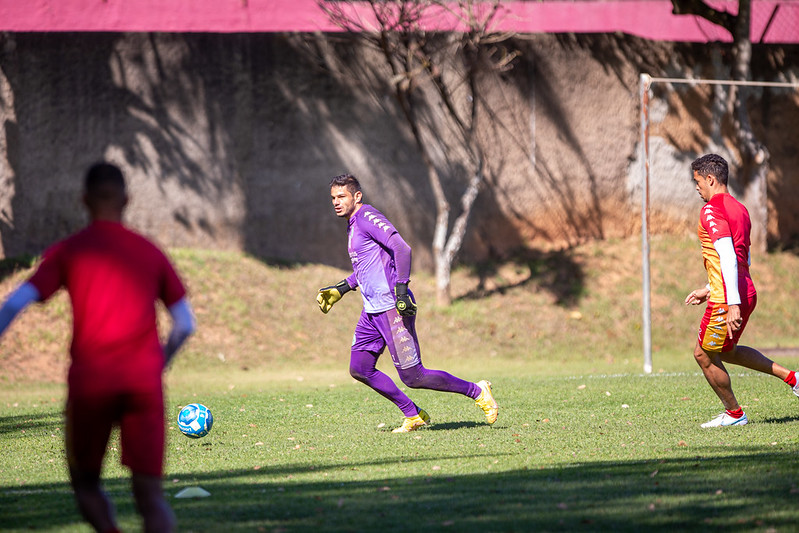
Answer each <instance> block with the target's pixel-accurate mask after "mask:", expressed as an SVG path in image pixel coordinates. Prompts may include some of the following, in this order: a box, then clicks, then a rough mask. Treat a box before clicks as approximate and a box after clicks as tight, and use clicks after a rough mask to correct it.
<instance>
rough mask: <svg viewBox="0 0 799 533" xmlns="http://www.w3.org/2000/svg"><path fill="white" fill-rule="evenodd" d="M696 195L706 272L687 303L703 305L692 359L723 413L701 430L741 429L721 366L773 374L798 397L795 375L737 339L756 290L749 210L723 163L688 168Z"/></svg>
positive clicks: (709, 158)
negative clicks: (737, 195) (751, 272)
mask: <svg viewBox="0 0 799 533" xmlns="http://www.w3.org/2000/svg"><path fill="white" fill-rule="evenodd" d="M691 170H692V172H693V179H694V182H695V183H696V191H697V192H698V193H699V196H701V197H702V200H704V201H705V205H704V207H702V211H701V214H700V218H699V230H698V231H699V241H700V242H701V244H702V259H703V260H704V264H705V270H706V271H707V277H708V284H707V286H706V287H703V288H701V289H697V290H695V291H691V294H689V295H688V296H687V297H686V298H685V303H686V305H699V304H702V303H704V302H707V308H706V309H705V314H704V316H703V317H702V322H701V324H700V326H699V338H698V339H697V341H696V348H695V349H694V358H695V359H696V362H697V363H698V364H699V367H700V368H701V369H702V373H703V374H704V375H705V378H706V379H707V382H708V383H709V384H710V386H711V387H712V388H713V390H714V391H715V393H716V395H718V397H719V399H720V400H721V402H722V404H724V408H725V411H724V412H723V413H721V414H720V415H718V416H717V417H715V418H714V419H712V420H710V421H709V422H706V423H704V424H702V427H720V426H735V425H739V426H740V425H744V424H746V423H747V422H748V418H747V416H746V414H745V413H744V412H743V409H741V406H740V405H739V404H738V401H737V400H736V399H735V394H734V393H733V392H732V385H731V382H730V375H729V374H728V373H727V369H726V368H725V367H724V363H730V364H736V365H740V366H744V367H746V368H750V369H752V370H757V371H759V372H763V373H766V374H770V375H772V376H776V377H778V378H780V379H782V380H783V381H785V382H786V383H787V384H788V385H790V386H791V387H792V388H793V392H794V394H796V395H797V396H799V385H797V380H796V373H795V372H793V371H790V370H788V369H787V368H785V367H783V366H781V365H778V364H777V363H775V362H774V361H772V360H771V359H769V358H767V357H766V356H765V355H763V354H762V353H760V352H759V351H757V350H755V349H754V348H750V347H748V346H740V345H738V340H739V339H740V338H741V334H742V333H743V331H744V328H745V327H746V324H747V322H748V321H749V316H750V315H751V314H752V311H754V309H755V306H756V305H757V291H756V290H755V285H754V283H753V282H752V278H751V276H750V275H749V265H750V263H751V257H750V250H749V246H750V241H749V233H750V230H751V227H752V224H751V222H750V219H749V212H748V211H747V210H746V207H744V205H743V204H742V203H740V202H739V201H738V200H736V199H735V198H733V197H732V196H731V195H730V194H729V192H728V190H727V176H728V167H727V162H726V161H725V160H724V158H722V157H721V156H718V155H716V154H707V155H704V156H702V157H700V158H698V159H696V160H695V161H694V162H693V163H692V164H691Z"/></svg>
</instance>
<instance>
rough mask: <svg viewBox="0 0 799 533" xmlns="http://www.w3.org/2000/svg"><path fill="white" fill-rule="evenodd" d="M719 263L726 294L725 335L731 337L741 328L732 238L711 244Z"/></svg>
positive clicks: (736, 265) (736, 258)
mask: <svg viewBox="0 0 799 533" xmlns="http://www.w3.org/2000/svg"><path fill="white" fill-rule="evenodd" d="M713 247H714V248H715V249H716V252H717V253H718V254H719V261H720V262H721V277H722V279H723V280H724V291H725V293H726V294H727V316H726V317H725V320H726V322H727V334H728V335H729V336H730V337H732V333H733V332H734V331H738V329H739V328H740V327H741V322H742V320H741V308H740V304H741V295H740V294H739V293H738V257H737V256H736V255H735V246H734V245H733V243H732V237H722V238H721V239H718V240H716V241H715V242H714V243H713Z"/></svg>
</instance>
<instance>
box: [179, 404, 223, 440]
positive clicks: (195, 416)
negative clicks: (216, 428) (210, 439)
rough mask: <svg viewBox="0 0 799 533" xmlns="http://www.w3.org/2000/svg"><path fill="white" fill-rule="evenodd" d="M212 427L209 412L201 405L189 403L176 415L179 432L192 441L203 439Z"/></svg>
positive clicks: (211, 416) (212, 421)
mask: <svg viewBox="0 0 799 533" xmlns="http://www.w3.org/2000/svg"><path fill="white" fill-rule="evenodd" d="M213 425H214V417H213V415H212V414H211V410H210V409H208V408H207V407H206V406H204V405H203V404H201V403H190V404H189V405H187V406H185V407H184V408H183V409H181V410H180V413H178V428H180V432H181V433H183V434H184V435H186V436H187V437H191V438H192V439H199V438H200V437H205V436H206V435H208V432H209V431H211V426H213Z"/></svg>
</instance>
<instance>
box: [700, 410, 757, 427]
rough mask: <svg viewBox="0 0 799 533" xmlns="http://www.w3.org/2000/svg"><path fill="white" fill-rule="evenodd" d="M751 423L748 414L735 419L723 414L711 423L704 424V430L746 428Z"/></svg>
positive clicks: (725, 413)
mask: <svg viewBox="0 0 799 533" xmlns="http://www.w3.org/2000/svg"><path fill="white" fill-rule="evenodd" d="M747 422H749V419H748V418H747V417H746V413H744V414H743V416H742V417H741V418H735V417H733V416H730V415H728V414H727V412H726V411H725V412H723V413H721V414H720V415H719V416H717V417H716V418H714V419H713V420H710V421H709V422H705V423H704V424H702V427H703V428H718V427H727V426H745V425H746V424H747Z"/></svg>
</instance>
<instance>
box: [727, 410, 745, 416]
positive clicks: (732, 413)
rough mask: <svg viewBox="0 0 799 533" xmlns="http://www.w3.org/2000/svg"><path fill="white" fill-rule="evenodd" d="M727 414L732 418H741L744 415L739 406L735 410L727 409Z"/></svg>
mask: <svg viewBox="0 0 799 533" xmlns="http://www.w3.org/2000/svg"><path fill="white" fill-rule="evenodd" d="M727 414H728V415H730V416H731V417H733V418H741V417H742V416H743V415H744V410H743V409H741V408H740V407H739V408H738V409H736V410H735V411H730V410H729V409H727Z"/></svg>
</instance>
